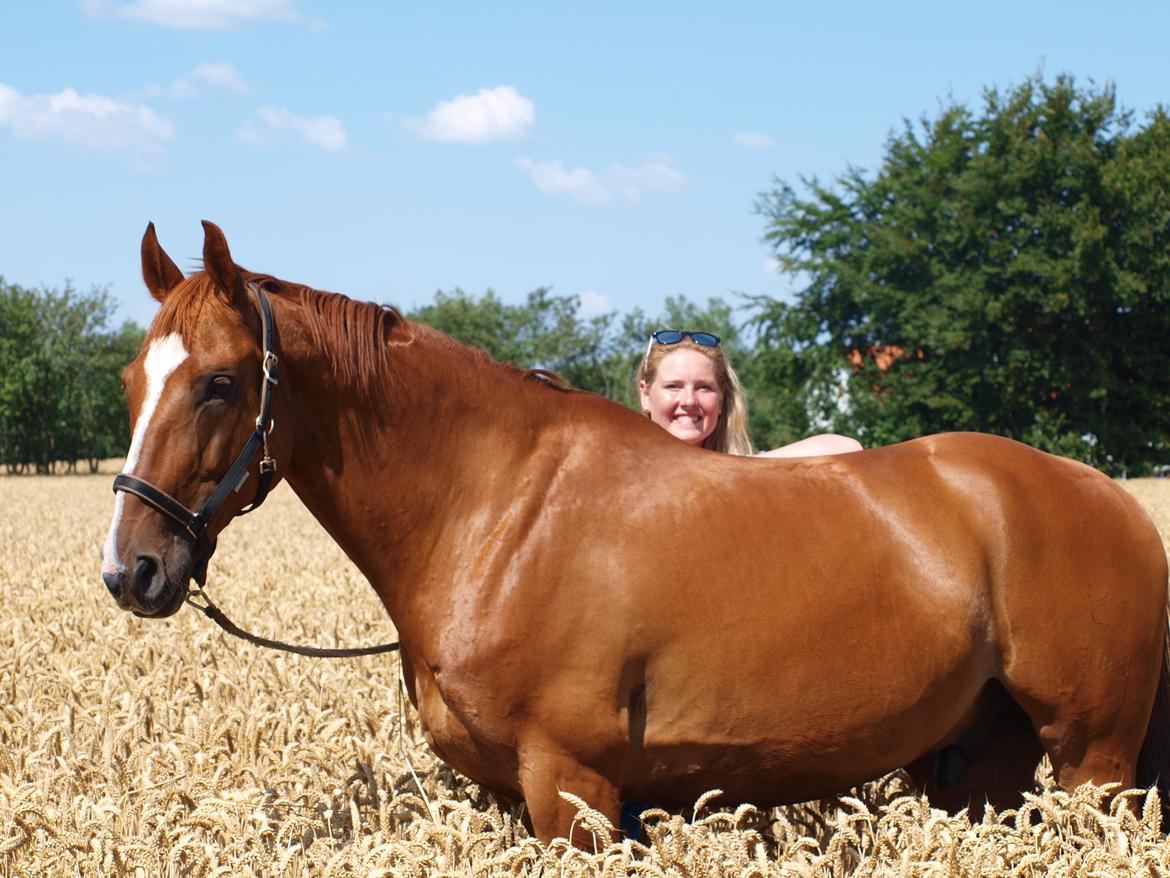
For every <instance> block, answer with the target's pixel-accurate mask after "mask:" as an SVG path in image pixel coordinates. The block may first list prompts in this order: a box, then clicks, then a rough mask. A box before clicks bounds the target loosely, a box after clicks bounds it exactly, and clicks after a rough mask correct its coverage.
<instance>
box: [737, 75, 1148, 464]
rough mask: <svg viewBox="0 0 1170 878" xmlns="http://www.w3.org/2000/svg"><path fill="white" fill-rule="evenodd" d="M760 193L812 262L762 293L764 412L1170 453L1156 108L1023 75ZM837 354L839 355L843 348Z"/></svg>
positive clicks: (772, 238) (1064, 449)
mask: <svg viewBox="0 0 1170 878" xmlns="http://www.w3.org/2000/svg"><path fill="white" fill-rule="evenodd" d="M802 184H803V185H802V187H801V191H800V192H798V191H797V190H796V189H795V188H794V187H792V186H791V185H788V184H787V183H784V182H783V181H777V183H776V186H775V188H774V189H773V190H772V191H770V192H767V193H765V194H763V195H762V196H761V199H760V202H759V209H760V211H761V212H762V213H763V214H764V215H765V216H766V217H767V219H768V227H767V235H766V239H767V240H768V241H769V242H771V243H772V245H773V246H774V248H775V251H776V255H777V257H778V259H779V262H780V265H781V267H782V270H783V271H785V272H786V273H788V274H790V275H792V276H793V277H795V278H798V279H803V281H805V282H806V284H805V286H804V287H803V289H802V290H801V291H800V292H799V293H798V295H797V296H796V298H795V301H794V302H791V303H781V302H764V303H760V304H761V308H760V312H759V326H760V330H761V347H760V350H759V358H760V360H759V368H760V370H761V380H762V381H763V382H764V383H765V384H766V385H768V386H774V387H792V388H799V389H800V392H798V396H800V397H802V398H803V404H802V405H799V406H788V407H786V408H785V409H784V410H783V412H782V413H781V414H782V417H781V419H780V422H779V423H778V425H777V429H778V430H780V431H781V432H784V433H785V435H784V436H783V437H782V438H790V437H792V438H794V437H795V435H796V434H801V433H805V432H808V431H809V430H810V429H812V428H813V427H814V426H816V425H832V426H834V427H836V428H837V429H840V430H842V431H845V432H849V433H852V434H854V435H857V436H859V437H861V438H862V440H863V441H864V442H866V443H867V444H869V445H879V444H884V443H889V442H896V441H900V440H902V439H907V438H911V437H914V436H919V435H923V434H926V433H932V432H938V431H943V430H953V429H972V430H982V431H987V432H993V433H999V434H1002V435H1005V436H1010V437H1013V438H1017V439H1021V440H1023V441H1026V442H1029V443H1031V444H1034V445H1037V446H1039V447H1041V448H1046V449H1048V450H1052V451H1056V452H1059V453H1064V454H1068V455H1070V456H1074V457H1077V458H1080V459H1083V460H1086V461H1087V462H1090V463H1092V464H1094V465H1096V466H1099V467H1102V468H1104V469H1106V470H1111V471H1115V472H1116V471H1124V470H1129V471H1131V472H1135V473H1137V472H1142V471H1145V470H1148V469H1149V467H1150V466H1151V465H1153V464H1158V463H1165V462H1168V461H1170V447H1168V446H1170V371H1168V370H1167V369H1166V367H1165V356H1164V355H1165V353H1166V352H1167V350H1168V347H1170V345H1168V344H1167V338H1168V337H1170V336H1168V332H1170V249H1168V246H1167V245H1168V244H1170V118H1168V117H1167V114H1166V113H1165V111H1164V110H1163V109H1161V108H1159V109H1156V110H1155V111H1153V112H1152V113H1151V114H1150V115H1149V117H1148V118H1147V119H1146V120H1145V123H1144V124H1143V125H1141V126H1139V127H1135V126H1134V123H1133V118H1132V114H1131V113H1129V112H1126V111H1123V110H1121V109H1119V108H1118V106H1117V102H1116V97H1115V93H1114V90H1113V89H1112V88H1111V87H1105V88H1099V89H1098V88H1093V87H1089V88H1085V89H1078V88H1077V87H1076V85H1075V83H1074V82H1073V80H1072V79H1071V78H1068V77H1059V78H1057V79H1056V80H1055V81H1054V82H1053V83H1052V84H1046V83H1044V82H1043V81H1042V80H1041V79H1040V78H1039V77H1035V78H1032V79H1030V80H1028V81H1026V82H1025V83H1023V84H1022V85H1020V86H1019V87H1017V88H1014V89H1012V90H1010V91H1007V92H1005V93H1000V92H999V91H996V90H989V91H987V92H986V93H985V95H984V101H983V107H982V111H981V112H978V113H976V112H973V111H971V110H969V109H968V108H966V107H964V106H961V105H957V104H954V105H951V106H948V107H946V108H945V109H943V110H942V111H941V113H940V114H939V115H938V117H937V118H935V119H933V120H926V119H923V120H922V121H920V122H919V123H918V124H912V123H909V122H907V123H906V124H905V125H904V127H903V129H902V130H901V131H899V132H896V133H894V134H892V135H891V137H890V139H889V141H888V143H887V146H886V154H885V158H884V161H883V163H882V165H881V167H880V169H879V170H878V172H877V173H876V174H875V175H873V176H872V177H871V176H868V175H867V174H865V173H864V172H863V171H861V170H858V169H855V168H850V169H849V170H848V171H847V172H846V173H844V174H843V175H842V176H841V177H840V178H838V179H837V180H836V181H835V185H831V186H824V185H821V184H820V183H818V182H817V181H816V180H802ZM851 360H852V362H851Z"/></svg>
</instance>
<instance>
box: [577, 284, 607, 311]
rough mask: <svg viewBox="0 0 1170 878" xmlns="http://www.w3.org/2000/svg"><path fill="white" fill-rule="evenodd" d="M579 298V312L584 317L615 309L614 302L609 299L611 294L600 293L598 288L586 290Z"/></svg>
mask: <svg viewBox="0 0 1170 878" xmlns="http://www.w3.org/2000/svg"><path fill="white" fill-rule="evenodd" d="M577 298H578V300H579V301H580V304H579V305H578V306H577V313H579V314H580V315H581V316H582V317H597V316H599V315H601V314H607V313H609V312H610V311H612V310H613V303H612V302H611V301H610V300H609V296H607V295H606V294H605V293H599V292H597V290H585V291H584V292H583V293H581V295H579V296H578V297H577Z"/></svg>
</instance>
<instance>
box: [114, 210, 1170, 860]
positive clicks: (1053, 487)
mask: <svg viewBox="0 0 1170 878" xmlns="http://www.w3.org/2000/svg"><path fill="white" fill-rule="evenodd" d="M204 229H205V241H204V253H203V270H202V271H199V272H197V273H194V274H192V275H191V276H190V277H184V275H183V274H182V272H180V270H179V269H178V268H177V267H176V266H175V263H174V262H173V261H172V260H171V259H170V257H168V256H167V255H166V253H165V252H164V251H163V250H162V249H161V247H160V246H159V244H158V240H157V238H156V237H155V232H154V227H153V225H152V226H149V227H148V228H147V231H146V235H145V238H144V239H143V242H142V264H143V274H144V277H145V280H146V286H147V287H148V288H149V290H150V292H151V294H152V295H153V296H154V298H155V299H157V300H158V302H159V303H160V308H159V311H158V314H157V316H156V317H155V319H154V321H153V324H152V326H151V328H150V332H149V333H148V335H147V337H146V340H145V343H144V344H143V348H142V351H141V353H140V354H139V356H138V358H137V359H136V360H135V361H134V362H133V363H131V364H130V366H128V367H127V369H126V372H125V384H126V393H127V399H128V400H129V405H130V411H131V414H132V420H133V439H132V445H131V449H130V452H129V455H128V458H127V462H126V470H125V473H126V475H125V476H122V477H119V478H120V479H122V481H121V483H120V485H119V488H118V490H119V491H120V493H118V495H117V499H116V509H115V514H114V520H113V522H112V524H111V527H110V532H109V536H108V538H107V541H106V543H105V547H104V549H103V561H102V572H103V579H104V580H105V582H106V585H107V587H108V588H109V589H110V591H111V593H112V594H113V595H114V597H115V598H116V599H117V601H118V603H119V604H120V605H121V606H122V607H123V608H125V609H127V610H132V611H134V612H135V613H137V614H139V615H141V616H152V617H164V616H169V615H171V614H172V613H174V612H176V611H177V610H178V609H179V607H180V606H182V604H183V600H184V596H185V594H186V593H187V590H188V586H189V580H190V579H191V578H192V577H196V578H201V577H202V575H203V572H204V570H205V568H206V564H207V558H208V556H209V555H210V553H211V552H212V551H213V550H214V546H215V542H214V540H215V536H216V535H217V534H218V533H219V532H220V531H221V530H222V529H223V528H224V527H225V525H226V524H227V523H228V522H229V520H230V518H231V515H232V514H233V513H236V512H238V511H240V510H241V508H242V507H244V506H245V505H246V504H248V503H250V502H253V501H254V500H255V499H256V498H257V495H260V496H261V497H262V494H263V491H264V490H266V487H267V486H266V485H262V481H263V482H267V481H270V480H271V478H272V477H273V470H274V472H275V477H276V478H285V479H287V480H288V482H289V484H290V485H291V486H292V488H293V490H294V491H295V492H296V493H297V495H298V496H299V497H300V499H301V500H302V501H303V502H304V503H305V505H306V506H308V508H309V509H310V510H311V511H312V513H313V515H315V516H316V518H317V519H318V520H319V521H320V522H321V524H322V525H323V526H324V527H325V529H326V530H327V531H328V532H329V534H330V535H331V536H332V537H333V538H334V539H335V540H337V542H338V543H339V544H340V545H341V546H342V548H343V549H344V550H345V552H346V554H347V555H348V556H349V557H350V558H351V559H353V561H354V563H355V564H356V565H357V566H358V568H360V569H361V571H362V572H363V573H364V574H365V576H366V577H367V578H368V579H369V581H370V583H371V584H372V585H373V587H374V589H375V591H376V592H377V593H378V596H379V597H380V598H381V600H382V602H383V604H384V605H385V607H386V610H387V611H388V612H389V614H390V617H391V619H392V620H393V622H394V625H395V627H396V628H397V629H398V632H399V636H400V638H401V644H402V664H403V670H404V675H405V679H406V683H407V687H408V689H409V694H410V698H411V700H412V701H413V702H414V703H415V705H416V706H417V708H418V711H419V715H420V717H421V719H422V721H423V723H424V725H425V728H426V734H427V740H428V742H429V743H430V746H432V747H433V748H434V750H435V752H436V753H437V754H438V755H439V756H440V757H441V758H442V759H444V760H445V761H446V762H447V763H449V764H450V765H451V766H452V767H454V768H455V769H456V770H458V771H460V772H462V773H463V774H465V775H467V776H468V777H470V778H472V779H474V780H475V781H477V782H478V783H480V784H483V785H485V786H487V787H489V788H491V789H494V790H496V791H498V792H500V793H503V794H506V795H510V796H522V797H523V799H524V800H525V802H526V803H527V806H528V813H529V815H530V819H531V822H532V826H533V829H534V831H535V833H536V834H537V835H538V836H539V837H540V838H541V839H542V840H545V841H548V840H549V839H551V838H553V837H556V836H566V835H568V834H569V833H570V832H571V831H572V830H571V827H572V825H573V819H574V816H575V808H574V806H573V805H572V804H571V803H570V802H568V801H566V800H565V799H564V798H562V797H561V796H560V795H559V791H565V792H571V793H575V794H576V795H577V796H579V797H581V798H583V799H584V800H585V801H586V802H588V803H589V804H590V805H591V806H592V807H594V808H596V809H598V810H600V811H601V812H602V813H604V814H605V815H606V816H607V817H608V818H609V819H610V820H611V821H612V822H613V823H614V824H615V825H616V824H617V821H618V814H619V808H620V805H621V802H623V801H645V802H654V803H661V804H663V805H667V806H669V805H672V804H673V805H685V804H689V803H691V802H693V801H694V800H695V799H696V798H697V797H698V796H699V795H700V794H702V793H703V792H705V791H707V790H709V789H711V788H715V787H718V788H720V789H722V790H724V791H725V795H726V796H727V797H729V798H730V799H732V800H735V801H751V802H755V803H757V804H759V805H771V804H781V803H786V802H796V801H803V800H808V799H812V798H817V797H821V796H826V795H831V794H833V793H836V792H840V791H842V790H845V789H847V788H849V787H850V786H852V785H856V784H858V783H861V782H864V781H867V780H869V779H872V778H875V777H878V776H880V775H882V774H883V773H885V772H888V771H890V770H893V769H896V768H898V767H902V766H909V767H910V769H911V772H912V773H913V774H914V776H916V777H917V778H919V779H920V780H921V781H922V782H923V784H924V785H925V786H926V787H927V789H928V790H929V791H930V792H931V793H932V795H933V796H934V797H935V799H934V801H936V802H943V803H949V804H950V805H951V806H953V807H960V806H963V805H966V804H968V803H969V802H970V803H971V804H973V805H975V806H976V807H979V808H981V807H982V803H983V802H984V801H985V800H987V799H989V800H990V801H991V802H993V803H995V804H996V805H998V806H1000V807H1003V806H1005V805H1010V804H1011V803H1012V802H1013V801H1016V802H1018V801H1019V794H1020V791H1021V790H1027V789H1030V788H1031V787H1032V785H1033V772H1034V769H1035V766H1036V763H1037V760H1038V759H1039V757H1040V756H1041V755H1042V754H1043V753H1047V754H1048V756H1049V757H1050V759H1051V762H1052V769H1053V772H1054V774H1055V778H1056V780H1057V782H1058V783H1059V784H1060V785H1061V786H1062V787H1064V788H1071V787H1073V786H1075V785H1077V784H1080V783H1081V782H1083V781H1090V780H1091V781H1095V782H1098V783H1107V782H1116V783H1119V784H1121V786H1122V787H1123V788H1129V787H1133V786H1135V785H1137V784H1141V785H1149V784H1151V783H1154V782H1155V780H1156V779H1157V778H1158V775H1159V773H1161V776H1162V777H1163V778H1168V777H1170V772H1168V771H1167V769H1170V757H1168V754H1167V750H1166V741H1167V740H1168V737H1167V732H1168V730H1170V702H1167V701H1166V700H1165V697H1164V690H1165V686H1166V677H1165V675H1166V667H1167V666H1166V636H1167V634H1166V618H1167V617H1166V608H1167V567H1166V556H1165V554H1164V550H1163V545H1162V542H1161V540H1160V538H1159V536H1158V533H1157V531H1156V530H1155V528H1154V526H1153V524H1152V523H1151V521H1150V519H1149V518H1148V517H1147V515H1146V513H1145V512H1144V511H1143V510H1142V508H1141V507H1140V506H1139V505H1138V504H1137V503H1136V502H1135V501H1134V500H1133V499H1132V498H1131V497H1130V496H1129V495H1128V494H1126V492H1125V491H1123V490H1122V489H1121V488H1119V487H1118V486H1117V485H1116V484H1114V483H1113V482H1112V481H1111V480H1110V479H1108V478H1106V477H1105V476H1104V475H1102V474H1101V473H1099V472H1097V471H1095V470H1093V469H1091V468H1089V467H1087V466H1084V465H1082V464H1080V463H1075V462H1073V461H1070V460H1066V459H1063V458H1059V457H1054V456H1052V455H1049V454H1044V453H1042V452H1039V451H1036V450H1034V449H1032V448H1029V447H1027V446H1025V445H1021V444H1019V443H1016V442H1012V441H1010V440H1007V439H1002V438H996V437H992V436H985V435H979V434H962V433H956V434H947V435H939V436H931V437H927V438H923V439H919V440H916V441H912V442H906V443H903V444H900V445H894V446H890V447H886V448H880V449H875V450H870V451H864V452H859V453H855V454H846V455H841V456H837V457H832V458H815V459H786V460H763V459H746V458H742V457H732V456H729V455H724V454H718V453H714V452H710V451H705V450H702V449H698V448H693V447H691V446H689V445H686V444H684V443H682V442H679V441H678V440H676V439H674V438H673V437H672V436H670V435H669V434H667V433H666V432H665V431H664V430H662V429H661V428H659V427H657V426H655V425H654V424H652V423H650V422H649V421H648V420H646V419H645V418H643V417H639V416H638V415H637V414H636V413H635V412H632V411H629V410H627V409H625V408H623V407H621V406H619V405H616V404H614V403H612V402H608V401H606V400H605V399H602V398H601V397H599V396H595V395H593V394H589V393H580V392H571V391H566V390H563V389H560V388H558V387H556V386H555V385H554V384H552V383H550V382H549V381H547V380H539V376H537V377H535V378H534V375H533V373H526V372H524V371H522V370H520V369H516V368H513V367H511V366H506V365H503V364H500V363H496V362H494V361H493V360H491V359H490V358H489V357H488V356H487V355H486V354H484V353H483V352H481V351H477V350H474V349H472V348H470V347H466V346H464V345H462V344H460V343H458V342H455V341H453V340H451V339H450V338H447V337H445V336H444V335H442V334H440V333H438V332H436V331H434V330H431V329H429V328H427V327H425V326H422V325H419V324H416V323H412V322H411V321H409V320H406V319H405V318H403V316H402V315H401V314H399V313H398V312H397V311H395V310H393V309H391V308H385V307H380V306H377V305H373V304H367V303H362V302H357V301H353V300H351V299H348V298H346V297H344V296H341V295H337V294H334V293H325V292H320V291H317V290H312V289H309V288H307V287H304V286H301V285H298V284H293V283H288V282H285V281H282V280H278V279H276V278H274V277H271V276H268V275H261V274H254V273H251V272H248V271H245V270H244V269H242V268H240V267H239V266H238V265H236V264H235V263H234V262H233V260H232V257H231V255H230V253H229V251H228V245H227V241H226V240H225V238H224V235H223V233H222V232H221V231H220V230H219V229H218V228H217V227H216V226H214V225H212V224H211V223H204ZM262 302H263V304H261V303H262ZM264 311H267V312H268V314H267V315H266V316H262V313H263V312H264ZM266 336H267V341H266ZM265 345H270V346H271V347H272V350H273V352H274V353H275V355H276V358H278V361H279V367H278V370H276V371H275V372H274V371H273V369H272V368H270V367H274V364H275V362H276V359H274V358H272V357H266V356H265V355H264V353H263V352H264V350H265ZM262 361H264V362H262ZM276 374H279V383H274V380H275V376H276ZM269 379H272V380H269ZM262 388H263V393H262ZM262 396H263V397H264V398H263V399H262V398H261V397H262ZM269 407H270V410H269ZM258 411H262V412H264V414H262V415H261V417H260V418H257V412H258ZM271 422H275V425H276V426H275V428H274V429H272V430H271V431H269V430H268V427H269V426H270V423H271ZM258 435H259V436H260V439H259V440H257V439H256V437H257V436H258ZM246 444H249V445H250V447H252V451H253V453H252V454H251V455H244V456H242V457H241V458H240V460H242V461H243V462H242V463H237V464H236V465H235V466H234V467H233V463H232V462H233V459H234V458H235V456H236V453H237V451H238V450H239V449H240V448H241V447H243V446H245V445H246ZM259 444H263V446H264V461H265V462H264V469H265V471H266V473H265V475H264V476H263V477H262V476H261V473H260V472H259V464H258V463H257V462H256V460H255V458H256V457H257V456H258V454H259V452H258V451H257V448H258V447H259ZM229 469H235V470H236V471H237V472H238V473H239V476H240V478H236V476H235V475H233V476H232V477H231V478H230V479H229V480H228V481H225V477H224V473H225V472H226V471H228V470H229ZM228 482H230V484H229V483H228ZM220 483H223V484H225V485H227V489H226V490H225V489H224V488H223V487H219V489H218V490H217V486H219V485H220ZM148 489H149V490H148ZM232 489H237V490H232ZM151 491H154V492H156V493H155V494H151ZM164 492H165V495H168V499H169V500H170V501H171V502H173V504H174V505H173V508H171V509H170V510H169V511H168V510H167V509H165V508H161V507H162V505H164V504H165V502H166V501H164V500H161V499H159V498H160V497H162V496H164ZM213 495H214V496H215V497H216V498H217V503H218V506H217V505H216V503H211V504H207V501H208V499H209V497H212V496H213ZM152 498H153V499H152ZM201 504H204V505H205V507H204V510H203V514H202V516H193V520H194V521H195V522H196V523H195V524H194V525H192V524H190V522H186V523H185V522H184V520H183V518H184V515H185V514H186V512H187V510H189V509H191V508H198V507H199V506H200V505H201ZM176 509H177V510H178V511H175V510H176ZM208 509H210V511H208ZM274 550H275V549H274ZM1160 683H1161V685H1160ZM1156 694H1157V695H1158V699H1157V705H1156V706H1155V695H1156ZM1151 717H1152V718H1151ZM579 831H580V830H578V832H579ZM576 840H577V841H578V842H580V841H582V839H581V838H580V836H578V838H577V839H576Z"/></svg>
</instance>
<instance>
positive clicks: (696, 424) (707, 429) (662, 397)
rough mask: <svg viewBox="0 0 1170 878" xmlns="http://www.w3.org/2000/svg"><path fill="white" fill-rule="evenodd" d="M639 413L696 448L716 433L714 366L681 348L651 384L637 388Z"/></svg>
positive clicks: (718, 397)
mask: <svg viewBox="0 0 1170 878" xmlns="http://www.w3.org/2000/svg"><path fill="white" fill-rule="evenodd" d="M638 390H639V392H640V393H641V397H642V411H644V412H648V413H649V415H650V420H652V421H653V422H654V423H656V424H658V426H660V427H662V428H664V429H665V430H666V431H667V432H668V433H671V434H672V435H674V436H676V437H678V438H679V439H681V440H682V441H683V442H686V443H687V444H689V445H699V444H701V443H702V441H703V440H704V439H706V438H707V437H708V436H710V435H711V434H712V433H713V432H715V426H716V424H718V422H719V412H720V411H721V410H722V408H723V393H722V392H721V391H720V389H719V382H718V380H717V379H716V376H715V364H714V363H713V362H712V361H711V360H709V359H708V358H707V357H704V356H703V355H702V354H700V353H699V352H698V351H693V350H690V349H688V348H680V349H679V350H677V351H674V352H672V353H669V354H667V355H666V356H665V357H663V358H662V360H661V361H660V362H659V364H658V374H656V375H655V376H654V381H653V382H651V383H650V384H646V382H645V381H642V382H640V383H639V385H638Z"/></svg>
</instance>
